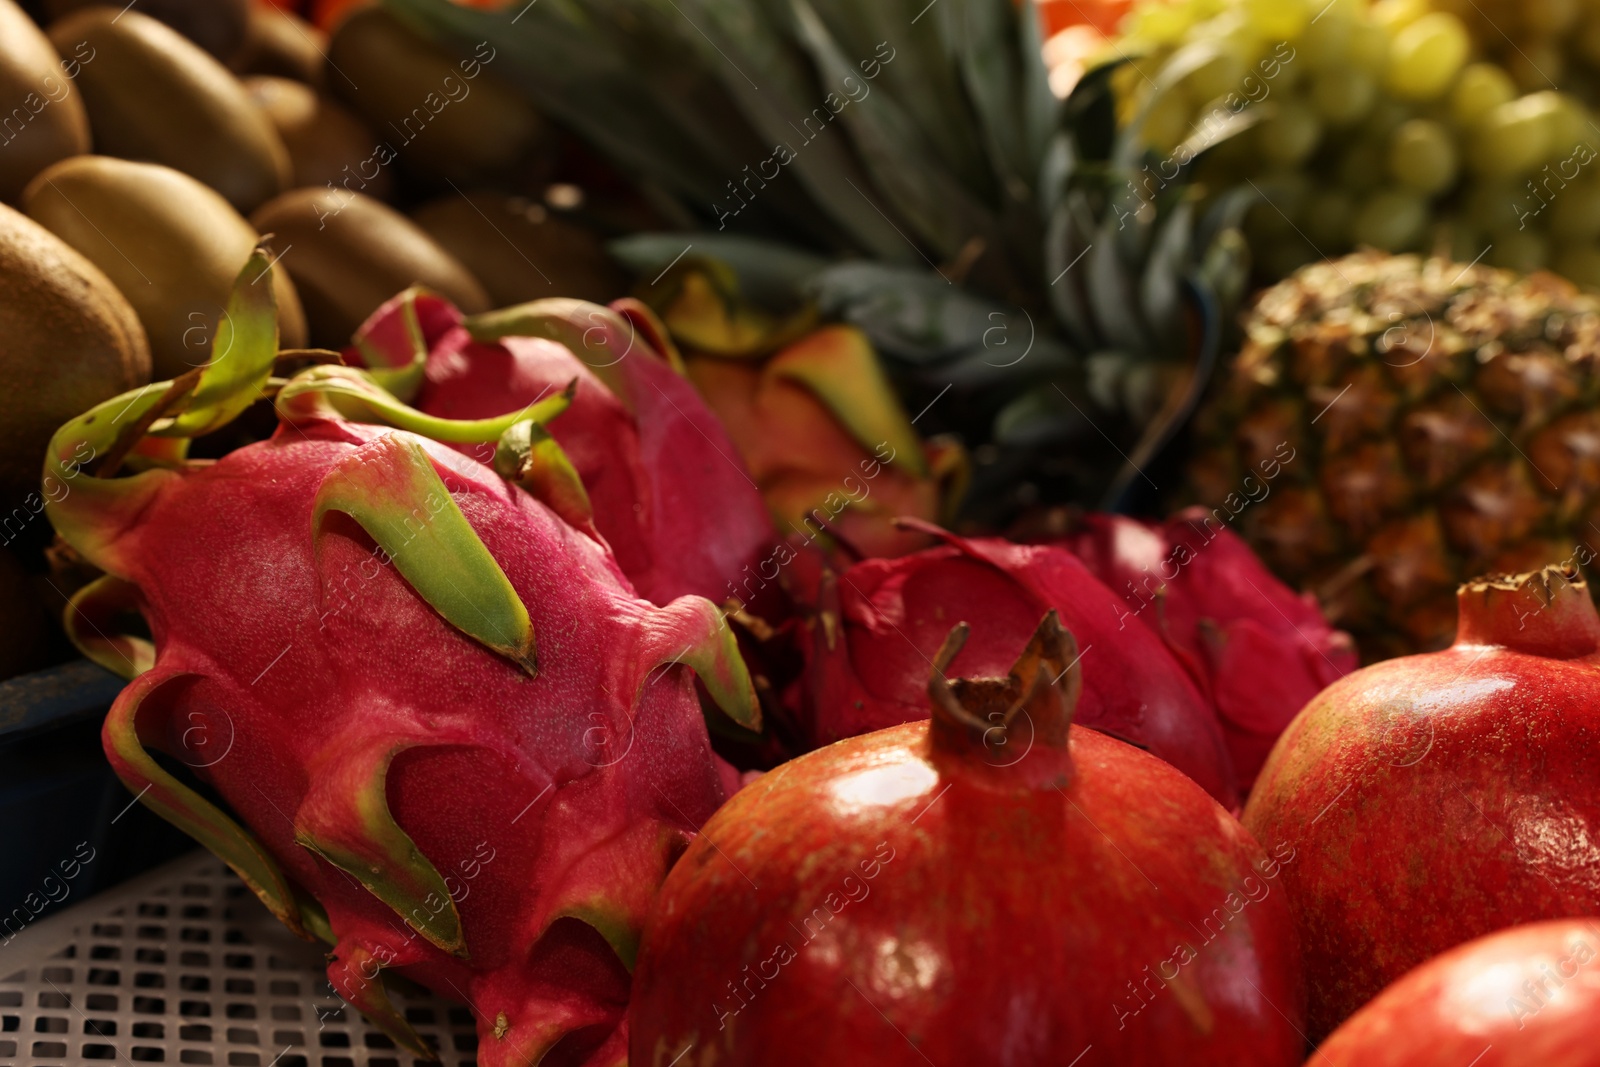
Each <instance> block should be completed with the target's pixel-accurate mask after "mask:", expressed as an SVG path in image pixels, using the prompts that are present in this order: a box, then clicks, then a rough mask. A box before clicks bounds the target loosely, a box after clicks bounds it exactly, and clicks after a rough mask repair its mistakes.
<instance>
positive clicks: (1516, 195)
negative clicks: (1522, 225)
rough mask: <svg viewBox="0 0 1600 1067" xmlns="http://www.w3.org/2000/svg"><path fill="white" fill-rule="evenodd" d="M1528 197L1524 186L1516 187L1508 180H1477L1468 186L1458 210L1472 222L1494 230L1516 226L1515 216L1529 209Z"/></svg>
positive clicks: (1482, 227)
mask: <svg viewBox="0 0 1600 1067" xmlns="http://www.w3.org/2000/svg"><path fill="white" fill-rule="evenodd" d="M1527 200H1528V192H1527V190H1526V189H1518V188H1517V187H1516V186H1515V185H1513V184H1512V183H1511V182H1510V181H1504V180H1488V181H1483V180H1479V181H1475V182H1473V183H1472V184H1471V185H1469V186H1468V187H1467V191H1466V195H1465V196H1463V197H1462V198H1461V212H1462V215H1463V217H1464V218H1465V219H1466V220H1467V221H1468V222H1469V223H1471V224H1472V225H1473V226H1476V227H1477V228H1478V229H1480V230H1485V231H1488V232H1494V231H1497V230H1503V229H1506V228H1507V227H1511V228H1515V227H1516V225H1517V218H1518V216H1519V215H1521V214H1523V213H1525V212H1526V211H1527V210H1528V207H1527V204H1526V201H1527Z"/></svg>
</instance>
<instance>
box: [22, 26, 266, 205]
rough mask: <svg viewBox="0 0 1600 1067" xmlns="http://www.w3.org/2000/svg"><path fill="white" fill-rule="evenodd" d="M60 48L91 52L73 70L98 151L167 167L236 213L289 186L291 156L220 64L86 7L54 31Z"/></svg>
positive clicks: (177, 39) (181, 42) (161, 33)
mask: <svg viewBox="0 0 1600 1067" xmlns="http://www.w3.org/2000/svg"><path fill="white" fill-rule="evenodd" d="M49 33H50V39H51V40H52V41H54V42H55V43H56V47H57V48H58V49H72V48H75V47H77V46H78V45H79V44H83V43H87V45H88V46H89V47H90V48H91V49H93V51H94V59H93V61H92V62H85V63H84V64H83V65H82V68H81V70H80V71H79V73H78V91H79V92H80V93H81V94H82V96H83V102H84V106H85V108H87V110H88V113H89V128H90V129H91V130H92V131H93V134H94V145H95V151H97V152H99V153H100V154H102V155H108V156H120V157H121V158H123V159H137V160H145V161H148V162H152V163H163V164H165V165H166V166H169V167H173V168H175V169H177V170H181V171H183V172H184V173H185V174H188V175H190V176H192V177H194V178H198V179H199V180H200V181H202V182H204V183H205V184H207V185H209V186H211V187H212V188H213V189H215V190H216V191H217V192H219V193H221V194H222V195H223V196H224V197H226V198H227V200H228V202H229V203H231V204H232V205H233V206H234V207H236V208H238V209H239V210H240V211H249V210H250V209H251V208H253V207H255V206H256V205H257V204H260V203H261V202H262V201H264V200H267V199H268V198H270V197H272V196H275V195H277V194H278V193H279V192H281V191H282V190H283V189H284V188H285V187H286V186H287V185H288V182H289V173H290V168H289V153H288V150H287V149H285V148H284V146H283V141H282V140H281V139H280V138H279V137H278V132H277V131H276V130H275V129H273V128H272V123H271V122H269V121H267V117H266V116H265V115H263V114H262V113H261V111H260V110H259V109H258V108H257V107H256V106H255V105H254V104H252V103H251V102H250V97H249V95H248V94H247V93H246V92H245V91H244V86H242V85H240V84H239V79H237V78H235V77H234V76H233V75H232V74H231V73H230V72H229V71H228V69H227V68H226V67H224V66H223V65H222V64H221V63H218V62H217V61H216V60H215V59H213V58H212V57H211V56H209V55H207V54H206V53H205V52H204V51H203V50H202V49H201V48H200V47H199V46H198V45H195V44H193V43H191V42H190V41H189V40H188V39H187V38H185V37H183V36H182V35H181V34H179V33H178V32H177V31H176V30H173V29H171V28H170V27H168V26H166V25H165V24H164V23H161V22H157V21H156V20H155V19H153V18H150V17H148V16H146V15H141V14H139V12H138V11H131V10H130V11H124V12H122V13H121V14H118V12H117V11H116V10H115V9H111V8H103V7H91V8H86V9H84V10H82V11H79V12H77V13H75V14H72V15H69V16H67V17H66V18H64V19H62V20H61V21H59V22H57V23H54V24H53V25H51V27H50V31H49Z"/></svg>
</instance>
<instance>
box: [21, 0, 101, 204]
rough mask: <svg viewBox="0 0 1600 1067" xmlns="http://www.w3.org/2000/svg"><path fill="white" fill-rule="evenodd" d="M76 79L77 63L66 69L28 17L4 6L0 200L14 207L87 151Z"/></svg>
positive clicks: (85, 119)
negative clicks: (34, 182)
mask: <svg viewBox="0 0 1600 1067" xmlns="http://www.w3.org/2000/svg"><path fill="white" fill-rule="evenodd" d="M69 63H70V65H69ZM69 71H71V72H72V73H70V74H69V73H68V72H69ZM76 73H77V67H76V59H74V60H70V61H68V62H67V63H64V62H63V61H62V59H61V57H60V56H58V55H57V54H56V50H55V46H53V45H52V44H51V43H50V39H49V38H48V37H46V36H45V35H44V34H43V33H42V32H41V31H40V29H39V27H37V26H35V25H34V24H33V20H32V19H30V18H29V17H28V16H27V13H26V12H24V11H23V10H22V9H21V8H20V7H18V6H17V5H16V4H15V3H14V2H13V0H0V200H5V201H7V202H9V203H15V202H16V199H17V197H18V196H19V195H21V193H22V188H23V186H25V185H27V184H28V181H29V179H31V178H32V177H33V176H34V175H35V174H38V173H39V172H40V171H41V170H43V169H44V168H46V167H48V166H49V165H50V164H52V163H54V162H55V161H56V160H58V159H65V158H66V157H67V156H76V155H80V154H82V153H84V152H87V151H89V116H88V115H86V114H85V113H84V110H83V100H82V98H81V97H79V95H78V93H77V91H76V90H74V89H73V87H72V75H73V74H76Z"/></svg>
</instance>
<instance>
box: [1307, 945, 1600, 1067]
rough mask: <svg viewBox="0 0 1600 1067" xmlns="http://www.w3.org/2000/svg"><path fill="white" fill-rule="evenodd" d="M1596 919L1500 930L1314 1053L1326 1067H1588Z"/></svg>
mask: <svg viewBox="0 0 1600 1067" xmlns="http://www.w3.org/2000/svg"><path fill="white" fill-rule="evenodd" d="M1596 1019H1600V919H1595V918H1589V919H1564V920H1557V921H1553V922H1543V923H1533V924H1530V925H1528V926H1518V927H1514V928H1512V929H1510V930H1502V931H1501V932H1499V933H1496V934H1490V935H1489V936H1488V937H1484V938H1480V939H1478V940H1477V941H1473V942H1470V943H1468V944H1465V945H1462V946H1460V947H1459V948H1455V949H1452V950H1451V951H1449V952H1446V953H1445V954H1444V955H1442V956H1435V957H1434V958H1433V959H1431V960H1429V961H1428V962H1427V963H1424V964H1423V965H1422V966H1421V967H1418V968H1417V969H1416V970H1414V971H1411V972H1410V973H1408V974H1407V975H1406V976H1405V977H1403V978H1401V979H1400V980H1399V981H1398V982H1395V983H1394V984H1393V985H1391V986H1390V987H1389V988H1387V989H1385V990H1384V991H1383V992H1382V993H1380V994H1378V996H1377V998H1376V999H1374V1000H1372V1001H1371V1002H1369V1003H1368V1004H1367V1006H1366V1007H1364V1008H1362V1009H1361V1010H1360V1011H1358V1012H1356V1014H1355V1015H1353V1016H1351V1017H1350V1019H1348V1020H1347V1021H1346V1022H1345V1024H1344V1025H1343V1026H1341V1027H1339V1029H1338V1030H1337V1031H1335V1032H1334V1034H1333V1035H1332V1036H1331V1037H1329V1038H1328V1040H1327V1041H1326V1042H1325V1043H1324V1044H1323V1045H1322V1047H1321V1048H1319V1049H1318V1050H1317V1054H1316V1056H1315V1057H1314V1058H1313V1061H1314V1062H1315V1063H1318V1064H1323V1065H1325V1067H1414V1065H1416V1064H1423V1063H1440V1064H1445V1063H1459V1064H1463V1065H1465V1064H1471V1065H1472V1067H1523V1065H1531V1064H1537V1065H1539V1067H1595V1065H1597V1064H1600V1042H1597V1041H1596V1040H1595V1020H1596Z"/></svg>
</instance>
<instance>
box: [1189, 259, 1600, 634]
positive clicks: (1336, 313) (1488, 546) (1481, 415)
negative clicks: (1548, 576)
mask: <svg viewBox="0 0 1600 1067" xmlns="http://www.w3.org/2000/svg"><path fill="white" fill-rule="evenodd" d="M1244 329H1245V335H1246V336H1245V342H1244V345H1243V347H1242V348H1241V350H1240V352H1239V353H1238V355H1237V356H1236V357H1235V358H1234V360H1233V361H1232V363H1231V365H1230V366H1228V367H1227V368H1226V369H1224V370H1223V371H1222V372H1221V374H1220V375H1219V380H1218V382H1217V383H1215V385H1214V387H1213V390H1212V395H1211V397H1210V398H1209V400H1208V402H1207V403H1206V405H1205V406H1204V407H1203V408H1202V410H1201V412H1200V414H1199V415H1198V416H1197V417H1196V421H1195V426H1194V435H1195V445H1196V448H1195V459H1194V460H1193V461H1192V462H1191V464H1190V467H1189V488H1188V496H1189V498H1190V499H1193V500H1197V501H1200V502H1201V503H1203V504H1205V505H1206V506H1207V507H1208V508H1210V509H1211V514H1212V516H1213V518H1214V519H1215V520H1216V521H1217V522H1219V523H1222V524H1224V525H1232V526H1234V527H1235V528H1236V529H1238V530H1239V531H1240V532H1242V533H1243V534H1244V536H1245V537H1246V538H1247V539H1248V540H1249V541H1250V543H1251V544H1252V545H1253V546H1254V547H1255V548H1256V549H1257V551H1258V552H1260V553H1261V555H1262V556H1263V558H1265V559H1266V561H1267V562H1268V564H1269V566H1271V567H1272V568H1273V569H1274V570H1275V571H1277V572H1278V573H1279V574H1280V575H1282V576H1283V577H1284V578H1285V579H1286V580H1288V581H1290V582H1292V583H1294V584H1297V585H1299V586H1301V587H1303V588H1307V589H1310V590H1312V591H1313V592H1315V593H1317V594H1318V596H1319V597H1320V598H1321V599H1322V602H1323V605H1324V608H1325V609H1326V611H1327V613H1328V615H1329V618H1330V620H1331V621H1332V622H1333V624H1334V625H1335V626H1339V627H1342V628H1344V629H1347V630H1349V631H1351V632H1352V633H1353V634H1354V635H1355V636H1356V638H1357V641H1358V643H1359V644H1360V646H1361V649H1362V653H1363V658H1364V659H1368V660H1370V659H1374V658H1382V657H1386V656H1392V655H1399V654H1403V653H1408V652H1416V651H1422V650H1430V649H1437V648H1442V647H1444V646H1446V645H1448V644H1449V642H1450V640H1451V639H1452V637H1453V635H1454V630H1455V611H1454V594H1455V589H1456V586H1457V585H1458V584H1459V583H1460V582H1463V581H1465V580H1468V579H1470V578H1472V577H1475V576H1477V575H1480V574H1485V573H1490V572H1514V571H1524V570H1529V569H1534V568H1537V567H1540V566H1542V565H1544V564H1547V563H1556V562H1561V563H1570V564H1571V565H1574V566H1577V567H1579V568H1581V569H1583V568H1588V567H1589V564H1590V563H1591V561H1592V560H1593V559H1594V558H1595V557H1596V555H1597V554H1600V378H1597V377H1596V375H1595V373H1594V372H1595V364H1596V361H1597V359H1600V299H1596V298H1595V297H1592V296H1588V295H1585V294H1583V293H1580V292H1579V291H1578V290H1577V289H1576V288H1575V287H1573V286H1572V285H1570V284H1569V283H1567V282H1565V281H1563V280H1561V279H1559V278H1557V277H1555V276H1554V275H1551V274H1545V273H1539V274H1533V275H1528V276H1519V275H1515V274H1512V273H1511V272H1508V271H1503V270H1497V269H1493V268H1490V267H1485V266H1481V265H1473V264H1468V265H1463V264H1457V263H1450V262H1448V261H1446V260H1444V259H1422V258H1419V257H1417V256H1390V255H1385V254H1382V253H1378V252H1372V251H1364V252H1358V253H1354V254H1352V255H1348V256H1345V257H1343V258H1341V259H1336V260H1331V261H1328V262H1325V263H1319V264H1314V265H1312V266H1308V267H1306V268H1303V269H1302V270H1300V271H1298V272H1296V273H1295V274H1293V275H1291V276H1290V277H1289V278H1287V279H1285V280H1284V281H1282V282H1279V283H1278V284H1276V285H1274V286H1272V287H1271V288H1269V289H1267V290H1265V291H1264V292H1263V293H1262V294H1261V295H1260V297H1259V298H1258V299H1257V301H1256V303H1255V305H1254V307H1253V308H1252V309H1251V311H1250V312H1249V313H1248V315H1247V316H1246V318H1245V322H1244Z"/></svg>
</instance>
